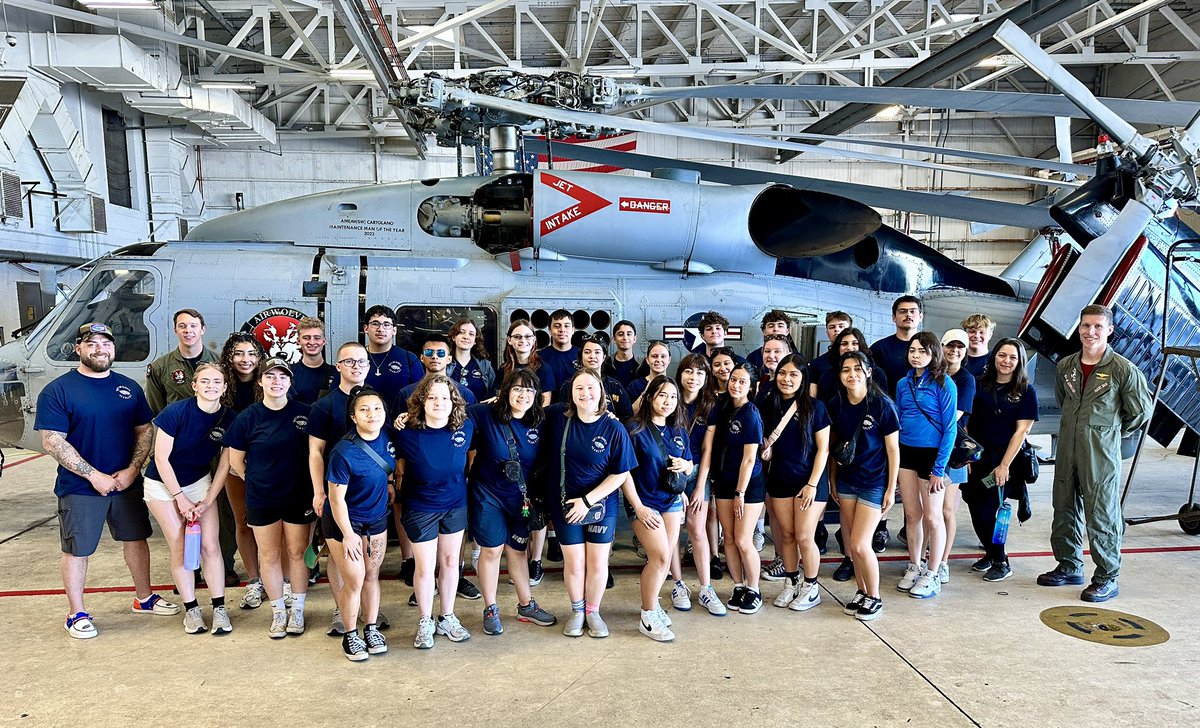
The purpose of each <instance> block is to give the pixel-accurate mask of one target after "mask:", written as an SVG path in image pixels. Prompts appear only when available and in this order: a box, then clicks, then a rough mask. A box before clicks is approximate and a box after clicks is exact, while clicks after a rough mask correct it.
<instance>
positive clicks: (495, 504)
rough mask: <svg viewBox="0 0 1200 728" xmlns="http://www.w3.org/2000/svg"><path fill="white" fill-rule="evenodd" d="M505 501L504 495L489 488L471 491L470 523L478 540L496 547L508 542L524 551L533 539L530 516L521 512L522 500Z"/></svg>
mask: <svg viewBox="0 0 1200 728" xmlns="http://www.w3.org/2000/svg"><path fill="white" fill-rule="evenodd" d="M512 506H513V504H511V503H510V504H508V505H505V504H504V502H503V501H501V499H500V498H498V497H497V496H496V495H495V494H493V493H491V492H490V491H488V490H487V489H485V488H480V487H478V486H476V488H475V489H474V490H473V491H472V492H471V497H470V500H469V502H468V503H467V511H468V513H467V516H468V519H467V520H468V523H469V525H470V528H471V535H472V536H474V538H475V543H477V544H479V545H480V546H482V547H483V548H488V549H493V548H496V547H498V546H504V545H508V546H510V547H512V548H514V549H516V550H517V551H524V550H525V546H526V544H528V543H529V519H528V518H527V517H525V516H522V515H521V506H520V504H517V505H516V508H513V507H512Z"/></svg>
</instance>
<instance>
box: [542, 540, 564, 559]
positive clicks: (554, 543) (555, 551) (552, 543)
mask: <svg viewBox="0 0 1200 728" xmlns="http://www.w3.org/2000/svg"><path fill="white" fill-rule="evenodd" d="M546 560H547V561H562V546H559V545H558V536H549V537H547V538H546Z"/></svg>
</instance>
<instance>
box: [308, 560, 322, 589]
mask: <svg viewBox="0 0 1200 728" xmlns="http://www.w3.org/2000/svg"><path fill="white" fill-rule="evenodd" d="M320 578H321V565H320V564H313V567H312V568H311V569H309V570H308V583H309V584H316V583H317V580H318V579H320Z"/></svg>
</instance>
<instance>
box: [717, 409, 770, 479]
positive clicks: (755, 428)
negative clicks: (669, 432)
mask: <svg viewBox="0 0 1200 728" xmlns="http://www.w3.org/2000/svg"><path fill="white" fill-rule="evenodd" d="M708 424H709V427H715V428H716V431H715V432H714V437H713V453H712V459H711V460H710V461H709V468H710V469H711V471H712V472H713V473H716V474H717V475H718V476H719V477H720V478H721V479H722V480H724V481H725V482H727V483H730V482H736V481H737V479H738V472H739V471H740V470H741V468H742V455H743V454H744V453H745V446H746V445H761V444H762V441H763V437H764V436H765V435H764V433H763V422H762V416H761V415H760V414H759V413H758V408H757V407H755V406H754V403H753V402H747V403H746V404H744V405H742V406H741V407H734V406H733V403H732V402H730V401H729V400H724V401H723V402H722V403H721V406H720V407H719V408H718V410H717V413H716V416H715V417H714V418H713V419H712V420H710V421H709V423H708ZM750 475H751V477H753V476H756V475H762V460H760V459H759V458H758V456H757V455H756V456H755V457H754V471H753V472H752V473H751V474H750Z"/></svg>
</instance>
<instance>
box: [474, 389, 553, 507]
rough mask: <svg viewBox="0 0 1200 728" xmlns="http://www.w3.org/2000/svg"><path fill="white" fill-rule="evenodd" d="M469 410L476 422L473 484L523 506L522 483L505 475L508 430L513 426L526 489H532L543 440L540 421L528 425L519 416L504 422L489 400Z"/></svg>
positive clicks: (514, 504) (504, 499)
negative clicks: (514, 481) (487, 402)
mask: <svg viewBox="0 0 1200 728" xmlns="http://www.w3.org/2000/svg"><path fill="white" fill-rule="evenodd" d="M468 411H469V413H470V415H471V421H472V422H474V423H475V437H474V439H473V440H472V441H471V449H472V450H474V451H475V463H474V468H473V471H472V473H471V482H472V483H473V484H474V487H476V488H479V489H481V490H486V491H487V492H489V493H490V494H492V495H494V496H495V497H497V498H499V499H501V502H504V503H506V504H508V505H510V506H515V507H517V508H520V507H521V489H520V487H519V486H518V485H517V484H516V483H513V482H510V481H509V480H508V478H506V477H504V462H505V461H506V460H508V459H509V452H508V441H507V440H506V439H505V433H506V432H510V430H509V427H510V426H511V428H512V429H511V433H512V436H513V444H515V445H516V446H517V458H518V459H519V460H520V462H521V472H522V473H523V474H524V475H525V489H526V492H529V491H532V490H533V489H534V487H535V486H534V485H533V483H532V479H533V468H534V465H535V464H536V463H537V455H538V445H539V443H540V442H541V436H542V433H541V425H539V426H537V427H526V426H525V425H524V424H523V423H522V422H521V421H520V420H513V421H512V422H511V425H510V424H506V423H503V422H501V421H500V418H499V417H498V416H497V414H496V408H495V407H493V406H492V405H490V404H477V405H475V406H473V407H471V408H470V410H468Z"/></svg>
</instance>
